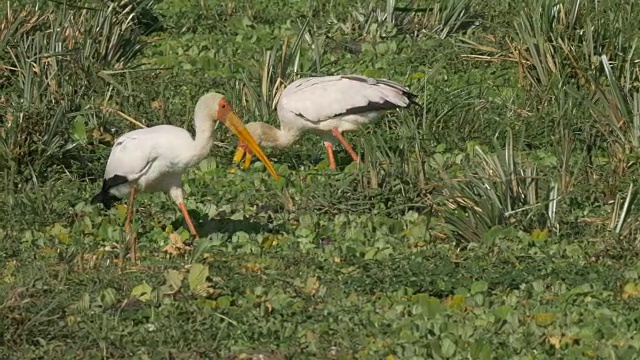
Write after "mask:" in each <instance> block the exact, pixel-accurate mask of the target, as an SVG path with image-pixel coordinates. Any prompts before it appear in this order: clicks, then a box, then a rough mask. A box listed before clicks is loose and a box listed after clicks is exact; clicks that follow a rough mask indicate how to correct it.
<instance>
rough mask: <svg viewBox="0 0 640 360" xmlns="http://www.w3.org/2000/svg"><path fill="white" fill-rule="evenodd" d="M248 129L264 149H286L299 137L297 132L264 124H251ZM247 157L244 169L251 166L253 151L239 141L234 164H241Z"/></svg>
mask: <svg viewBox="0 0 640 360" xmlns="http://www.w3.org/2000/svg"><path fill="white" fill-rule="evenodd" d="M246 127H247V130H248V131H249V133H250V134H251V136H253V138H254V139H256V141H257V142H258V145H260V146H264V147H275V148H286V147H288V146H290V145H291V144H292V143H293V142H294V141H295V140H296V139H297V138H298V136H299V134H298V132H297V131H283V130H281V129H278V128H275V127H273V126H271V125H269V124H267V123H263V122H257V121H256V122H250V123H248V124H247V125H246ZM245 155H246V157H245V159H244V167H245V168H248V167H249V165H250V164H251V149H249V148H248V146H247V144H245V143H243V142H242V141H238V146H237V148H236V153H235V155H234V156H233V162H234V163H239V162H240V161H241V160H242V158H243V157H244V156H245Z"/></svg>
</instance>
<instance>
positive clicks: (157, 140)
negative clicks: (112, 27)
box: [91, 93, 278, 261]
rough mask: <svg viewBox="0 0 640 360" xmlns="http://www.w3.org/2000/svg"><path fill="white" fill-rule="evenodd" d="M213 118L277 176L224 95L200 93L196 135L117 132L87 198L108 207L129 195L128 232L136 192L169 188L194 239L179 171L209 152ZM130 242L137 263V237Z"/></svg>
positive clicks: (166, 130) (167, 130)
mask: <svg viewBox="0 0 640 360" xmlns="http://www.w3.org/2000/svg"><path fill="white" fill-rule="evenodd" d="M216 121H220V122H222V123H223V124H224V125H226V126H227V127H228V128H229V129H230V130H231V131H233V133H234V134H235V135H236V136H237V137H238V138H240V141H242V142H243V143H245V144H247V146H248V147H249V149H250V151H252V152H255V153H256V154H257V156H258V157H259V158H260V160H261V161H262V162H263V163H264V164H265V166H266V167H267V169H268V170H269V172H270V173H271V174H272V175H273V177H274V178H275V179H276V180H277V179H278V174H277V173H276V171H275V169H274V168H273V165H271V162H270V161H269V159H268V158H267V156H266V155H264V153H263V152H262V150H261V149H260V146H259V145H258V144H257V143H256V141H255V139H254V138H253V137H252V136H251V134H250V133H249V132H248V131H247V129H246V128H245V126H244V124H243V122H242V120H240V118H239V117H238V115H236V113H235V112H234V111H233V109H232V107H231V105H230V104H229V103H228V102H227V100H226V99H225V98H224V96H223V95H220V94H217V93H208V94H205V95H203V96H202V97H200V99H199V100H198V103H197V104H196V109H195V116H194V122H195V130H196V131H195V138H193V137H191V134H190V133H189V132H188V131H187V130H185V129H183V128H179V127H176V126H172V125H158V126H153V127H149V128H145V129H138V130H134V131H131V132H128V133H126V134H124V135H122V136H120V137H119V138H118V139H117V140H116V142H115V144H114V145H113V148H112V149H111V154H110V155H109V160H108V161H107V166H106V169H105V172H104V180H103V182H102V189H101V190H100V192H99V193H98V194H96V195H95V196H94V197H93V198H92V199H91V203H92V204H96V203H99V202H100V203H102V204H103V205H104V207H105V208H106V209H109V208H111V206H112V204H113V202H114V201H116V200H119V199H122V198H125V197H126V196H127V195H128V196H129V206H128V210H127V220H126V222H125V225H124V227H125V231H126V232H130V231H131V218H132V216H133V200H134V197H135V195H136V193H137V192H157V191H164V192H169V195H170V197H171V199H173V201H175V203H176V204H177V205H178V207H179V208H180V210H182V214H183V215H184V218H185V220H186V222H187V225H188V227H189V231H190V232H191V234H192V235H193V236H194V237H195V238H196V239H198V238H199V237H198V233H197V231H196V229H195V227H194V226H193V222H192V221H191V218H190V217H189V213H188V212H187V207H186V206H185V203H184V193H183V190H182V173H183V172H184V171H185V170H186V169H187V168H188V167H190V166H193V165H196V164H198V163H199V162H200V161H202V160H203V159H204V158H205V157H206V156H207V154H208V153H209V150H210V149H211V145H212V143H213V138H212V137H213V130H214V124H215V122H216ZM133 239H135V237H133ZM132 242H133V243H132V249H133V250H132V253H133V254H132V255H133V257H134V261H135V255H134V254H135V240H133V241H132Z"/></svg>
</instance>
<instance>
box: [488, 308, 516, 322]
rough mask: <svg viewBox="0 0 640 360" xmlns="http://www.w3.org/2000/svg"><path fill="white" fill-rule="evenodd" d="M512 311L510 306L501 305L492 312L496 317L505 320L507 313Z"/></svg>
mask: <svg viewBox="0 0 640 360" xmlns="http://www.w3.org/2000/svg"><path fill="white" fill-rule="evenodd" d="M512 311H513V309H512V308H511V306H508V305H502V306H499V307H497V308H496V309H495V310H493V314H494V315H495V316H496V317H497V318H498V319H502V320H505V319H506V318H507V317H508V316H509V315H511V312H512Z"/></svg>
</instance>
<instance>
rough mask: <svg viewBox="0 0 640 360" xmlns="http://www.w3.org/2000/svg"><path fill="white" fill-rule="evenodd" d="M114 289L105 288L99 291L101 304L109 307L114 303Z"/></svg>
mask: <svg viewBox="0 0 640 360" xmlns="http://www.w3.org/2000/svg"><path fill="white" fill-rule="evenodd" d="M116 295H117V294H116V291H115V290H114V289H112V288H106V289H104V290H102V291H100V302H101V303H102V305H103V306H105V307H109V306H112V305H113V304H115V303H116Z"/></svg>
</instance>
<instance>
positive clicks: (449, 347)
mask: <svg viewBox="0 0 640 360" xmlns="http://www.w3.org/2000/svg"><path fill="white" fill-rule="evenodd" d="M456 348H457V347H456V344H455V343H454V342H453V341H451V339H449V338H444V339H442V340H441V341H440V353H441V354H442V356H443V357H445V358H450V357H452V356H453V354H455V352H456Z"/></svg>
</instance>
